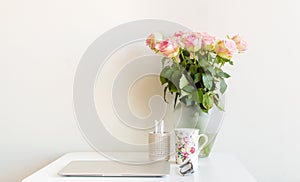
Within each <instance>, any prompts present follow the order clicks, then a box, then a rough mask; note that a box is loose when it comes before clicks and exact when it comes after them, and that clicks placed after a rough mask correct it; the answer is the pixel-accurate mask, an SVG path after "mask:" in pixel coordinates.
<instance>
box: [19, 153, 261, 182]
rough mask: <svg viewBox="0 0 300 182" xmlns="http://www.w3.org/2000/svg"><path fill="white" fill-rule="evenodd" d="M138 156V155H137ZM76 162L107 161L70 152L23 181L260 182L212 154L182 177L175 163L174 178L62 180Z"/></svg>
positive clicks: (233, 161) (238, 165)
mask: <svg viewBox="0 0 300 182" xmlns="http://www.w3.org/2000/svg"><path fill="white" fill-rule="evenodd" d="M136 156H138V155H136ZM73 160H107V159H106V158H104V157H102V156H101V155H99V154H98V153H96V152H76V153H68V154H65V155H63V156H62V157H60V158H59V159H57V160H56V161H54V162H52V163H51V164H49V165H48V166H46V167H44V168H42V169H40V170H39V171H37V172H35V173H34V174H32V175H30V176H28V177H27V178H25V179H24V180H23V181H22V182H79V181H80V182H95V181H98V182H99V181H104V182H105V181H110V182H116V181H139V182H141V181H147V182H151V181H158V182H163V181H164V182H165V181H169V182H181V181H182V182H183V181H184V182H186V181H189V182H193V181H195V182H196V181H197V182H199V181H200V182H257V181H256V179H255V178H254V177H253V176H252V175H251V174H250V173H249V172H248V171H247V170H246V169H245V168H244V167H243V165H242V164H241V163H240V162H239V161H238V160H237V159H236V158H234V157H232V156H229V155H224V154H212V155H211V156H210V157H209V158H205V159H199V171H198V172H197V173H194V174H193V175H189V176H180V175H179V174H178V173H177V168H178V166H177V165H176V164H174V162H171V169H170V175H169V176H166V177H155V178H151V177H147V178H143V177H61V176H59V175H57V173H58V171H59V170H61V169H62V168H63V167H64V166H66V165H67V164H68V163H69V162H70V161H73Z"/></svg>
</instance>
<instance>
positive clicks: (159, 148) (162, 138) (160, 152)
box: [148, 132, 170, 161]
mask: <svg viewBox="0 0 300 182" xmlns="http://www.w3.org/2000/svg"><path fill="white" fill-rule="evenodd" d="M148 142H149V159H150V160H152V161H156V160H169V159H170V133H168V132H164V133H154V132H149V135H148Z"/></svg>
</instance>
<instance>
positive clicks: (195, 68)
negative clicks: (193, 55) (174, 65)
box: [189, 65, 197, 74]
mask: <svg viewBox="0 0 300 182" xmlns="http://www.w3.org/2000/svg"><path fill="white" fill-rule="evenodd" d="M189 72H190V73H191V74H195V73H197V66H195V65H191V66H190V69H189Z"/></svg>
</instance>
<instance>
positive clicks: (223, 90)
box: [220, 78, 227, 94]
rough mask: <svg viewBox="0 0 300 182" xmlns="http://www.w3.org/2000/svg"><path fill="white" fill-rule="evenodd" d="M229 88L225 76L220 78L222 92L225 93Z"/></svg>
mask: <svg viewBox="0 0 300 182" xmlns="http://www.w3.org/2000/svg"><path fill="white" fill-rule="evenodd" d="M226 89H227V84H226V82H225V80H224V79H223V78H221V79H220V92H221V93H222V94H224V92H225V91H226Z"/></svg>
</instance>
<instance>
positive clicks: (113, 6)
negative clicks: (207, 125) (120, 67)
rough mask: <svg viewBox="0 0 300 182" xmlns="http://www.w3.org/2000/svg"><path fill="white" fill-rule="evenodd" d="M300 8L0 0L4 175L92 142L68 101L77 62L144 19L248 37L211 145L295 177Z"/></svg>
mask: <svg viewBox="0 0 300 182" xmlns="http://www.w3.org/2000/svg"><path fill="white" fill-rule="evenodd" d="M299 7H300V3H299V2H298V1H297V0H290V1H283V0H282V1H279V0H277V1H274V0H264V1H262V0H251V1H250V0H248V1H238V0H226V1H225V0H219V1H217V0H210V1H204V0H191V1H179V0H165V1H161V0H152V1H141V0H129V1H121V0H120V1H117V0H110V1H99V0H89V1H74V0H51V1H50V0H49V1H46V0H44V1H39V0H27V1H17V0H10V1H4V0H2V1H0V22H1V23H0V80H1V82H0V83H1V85H0V90H1V92H0V93H1V94H0V126H1V127H0V161H1V162H0V171H1V173H0V181H5V182H10V181H20V180H21V179H22V178H24V177H25V176H27V175H29V174H31V173H32V172H34V171H35V170H37V169H39V168H41V167H42V166H44V165H46V164H48V163H49V162H50V161H52V160H54V159H56V158H57V157H59V156H60V155H62V154H63V153H66V152H71V151H88V150H91V148H90V147H89V146H88V145H87V143H86V142H85V141H84V139H83V137H82V136H81V135H80V132H79V129H78V127H77V124H76V121H75V119H74V114H73V110H72V109H73V107H72V84H73V76H74V73H75V70H76V66H77V64H78V62H79V60H80V57H81V56H82V54H83V53H84V51H85V50H86V48H87V47H88V46H89V45H90V43H91V42H93V41H94V40H95V39H96V38H97V37H98V36H99V35H101V33H103V32H104V31H107V30H109V29H110V28H112V27H114V26H117V25H119V24H121V23H125V22H129V21H132V20H137V19H144V18H157V19H166V20H171V21H174V22H178V23H181V24H184V25H186V26H188V27H191V28H192V29H194V30H199V31H208V32H211V33H213V34H216V35H223V34H225V33H231V34H233V33H237V32H239V33H241V34H242V35H243V36H244V37H245V38H246V39H247V40H248V43H249V51H248V53H247V54H245V55H243V56H240V57H238V58H237V61H236V64H235V66H234V67H233V68H230V72H231V74H232V78H231V79H230V81H229V84H230V88H229V90H228V94H227V109H226V110H227V112H226V117H225V120H224V124H223V128H222V130H221V132H220V135H219V138H218V141H217V144H216V148H215V151H218V152H224V153H231V154H233V155H235V156H236V157H238V158H239V159H240V160H241V161H242V162H243V163H244V164H245V166H246V167H247V169H248V170H249V171H250V172H251V173H252V174H253V175H254V176H255V177H257V179H258V180H259V181H262V182H268V181H272V182H276V181H278V182H282V181H285V182H293V181H299V180H300V176H299V175H297V172H298V169H299V162H300V157H299V152H300V146H299V144H297V143H299V142H298V140H297V139H298V138H299V137H300V133H299V132H298V129H299V127H300V124H299V122H300V119H299V111H298V108H299V106H298V103H299V102H300V96H299V94H298V93H300V86H299V81H298V78H299V76H298V73H299V72H298V69H299V67H300V63H299V59H298V54H297V53H298V52H299V50H297V48H298V47H299V45H298V42H299V38H300V37H299V31H300V26H299V23H298V20H299V18H300V13H299V11H298V9H299Z"/></svg>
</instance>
